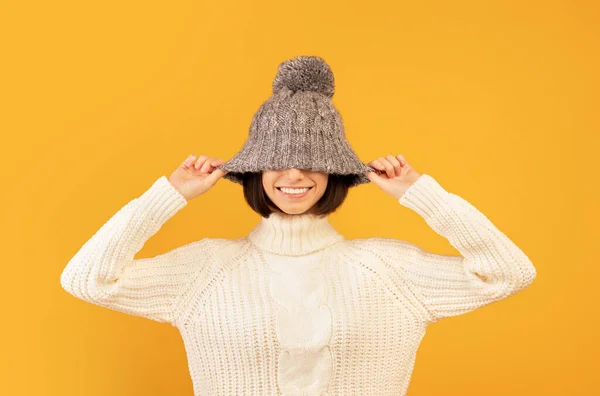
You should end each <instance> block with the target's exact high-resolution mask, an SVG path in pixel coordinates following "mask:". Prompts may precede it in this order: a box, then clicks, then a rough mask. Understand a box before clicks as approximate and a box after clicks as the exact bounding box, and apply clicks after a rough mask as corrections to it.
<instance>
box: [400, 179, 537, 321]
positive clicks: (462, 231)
mask: <svg viewBox="0 0 600 396" xmlns="http://www.w3.org/2000/svg"><path fill="white" fill-rule="evenodd" d="M398 202H399V203H400V204H402V205H403V206H406V207H408V208H410V209H413V210H414V211H416V212H417V213H418V214H419V215H421V216H422V217H423V218H424V219H425V221H426V222H427V224H428V225H429V226H430V227H431V228H432V229H433V230H434V231H435V232H437V233H438V234H440V235H442V236H443V237H445V238H446V239H448V241H449V242H450V244H451V245H452V246H454V247H455V248H456V249H457V250H458V251H459V252H460V254H461V255H459V256H453V255H441V254H435V253H432V252H428V251H426V250H424V249H422V248H420V247H418V246H416V245H414V244H411V243H409V242H406V241H398V240H395V242H394V243H393V245H394V246H395V247H396V249H395V250H394V251H393V252H392V254H393V255H394V256H395V257H396V259H397V260H398V258H400V259H399V260H398V261H397V262H396V265H397V267H396V269H397V271H398V275H399V276H401V277H402V279H404V280H406V281H407V282H406V284H407V285H408V286H409V287H412V289H413V290H414V291H415V295H416V296H417V298H418V299H419V300H420V301H421V303H422V304H423V306H424V308H425V310H426V312H427V313H428V315H429V317H428V318H427V319H428V320H429V321H431V322H435V321H438V320H440V319H442V318H445V317H449V316H456V315H460V314H463V313H466V312H469V311H472V310H474V309H476V308H479V307H481V306H484V305H487V304H489V303H492V302H494V301H498V300H501V299H504V298H506V297H508V296H511V295H513V294H515V293H517V292H519V291H521V290H523V289H524V288H526V287H527V286H529V285H530V284H531V283H532V282H533V280H534V279H535V277H536V269H535V267H534V266H533V264H532V263H531V261H530V260H529V258H528V257H527V256H526V255H525V253H524V252H523V251H522V250H521V249H519V247H517V245H515V244H514V243H513V242H512V241H511V240H510V239H509V238H508V237H507V236H506V235H505V234H504V233H502V232H501V231H500V230H499V229H498V228H497V227H495V226H494V225H493V224H492V222H491V221H490V220H489V219H488V218H487V217H486V216H485V215H483V214H482V213H481V212H480V211H479V210H477V209H476V208H475V207H474V206H473V205H471V204H470V203H469V202H467V201H466V200H465V199H463V198H461V197H460V196H458V195H456V194H453V193H450V192H448V191H446V190H445V189H444V188H443V187H442V186H441V185H440V184H439V183H438V182H437V181H436V180H435V179H434V178H433V177H431V176H430V175H427V174H423V175H421V177H419V179H418V180H417V181H416V182H415V183H414V184H413V185H412V186H411V187H410V188H409V189H408V190H406V192H405V193H404V194H403V195H402V196H401V197H400V199H399V200H398Z"/></svg>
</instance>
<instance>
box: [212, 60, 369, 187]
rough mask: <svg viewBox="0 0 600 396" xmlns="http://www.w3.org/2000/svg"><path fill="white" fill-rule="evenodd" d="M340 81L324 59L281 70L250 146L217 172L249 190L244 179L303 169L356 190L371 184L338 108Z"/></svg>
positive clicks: (254, 120)
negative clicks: (339, 178)
mask: <svg viewBox="0 0 600 396" xmlns="http://www.w3.org/2000/svg"><path fill="white" fill-rule="evenodd" d="M334 91H335V89H334V78H333V73H332V72H331V69H330V68H329V65H327V63H325V61H324V60H323V59H322V58H320V57H318V56H297V57H295V58H293V59H290V60H286V61H285V62H282V63H281V64H280V65H279V70H278V72H277V75H276V76H275V79H274V80H273V95H271V97H269V99H267V100H266V101H265V102H264V103H263V104H262V105H261V106H260V108H259V109H258V111H257V112H256V113H255V114H254V117H253V118H252V123H251V125H250V132H249V137H248V140H246V142H245V143H244V145H243V147H242V148H241V150H240V151H239V152H238V153H237V154H236V155H235V156H233V157H232V158H231V159H230V160H229V161H227V162H225V163H223V164H221V165H219V166H217V168H220V169H223V170H227V171H229V173H226V174H225V175H223V178H225V179H228V180H230V181H233V182H235V183H238V184H243V181H242V177H241V176H242V175H241V174H242V173H244V172H260V171H263V170H281V169H287V168H297V169H304V170H310V171H316V172H326V173H329V174H338V175H348V177H349V184H350V187H354V186H358V185H360V184H363V183H369V182H370V180H369V178H367V177H366V176H364V173H365V172H375V171H376V170H375V169H374V168H372V167H370V166H368V165H366V164H364V163H362V162H361V161H360V160H359V159H358V157H357V155H356V154H355V153H354V151H353V150H352V148H351V147H350V144H349V143H348V141H347V140H346V137H345V132H344V124H343V122H342V118H341V116H340V114H339V112H338V111H337V109H336V108H335V106H334V105H333V103H332V101H331V98H332V97H333V94H334Z"/></svg>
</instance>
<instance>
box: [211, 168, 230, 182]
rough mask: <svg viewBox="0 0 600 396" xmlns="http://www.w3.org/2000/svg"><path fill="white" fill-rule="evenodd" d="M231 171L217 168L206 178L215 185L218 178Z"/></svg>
mask: <svg viewBox="0 0 600 396" xmlns="http://www.w3.org/2000/svg"><path fill="white" fill-rule="evenodd" d="M227 173H229V171H225V170H222V169H219V168H216V169H215V170H214V171H212V173H211V174H210V175H208V176H207V177H206V180H208V182H209V183H210V184H211V185H213V184H215V183H216V182H217V180H219V179H220V178H221V177H223V175H225V174H227Z"/></svg>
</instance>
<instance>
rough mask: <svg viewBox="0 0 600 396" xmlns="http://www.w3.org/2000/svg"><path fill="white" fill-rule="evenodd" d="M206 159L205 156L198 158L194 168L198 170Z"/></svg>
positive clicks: (206, 156)
mask: <svg viewBox="0 0 600 396" xmlns="http://www.w3.org/2000/svg"><path fill="white" fill-rule="evenodd" d="M208 158H209V156H208V155H205V154H203V155H201V156H200V157H198V159H197V160H196V162H195V163H194V168H196V169H200V167H201V166H202V165H203V164H204V161H206V160H207V159H208Z"/></svg>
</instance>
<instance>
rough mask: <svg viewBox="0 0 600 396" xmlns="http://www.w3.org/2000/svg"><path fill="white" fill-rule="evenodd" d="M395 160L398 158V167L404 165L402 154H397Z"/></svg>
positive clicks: (404, 160)
mask: <svg viewBox="0 0 600 396" xmlns="http://www.w3.org/2000/svg"><path fill="white" fill-rule="evenodd" d="M396 158H398V162H400V166H404V165H406V159H405V158H404V156H403V155H402V154H398V155H397V156H396Z"/></svg>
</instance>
